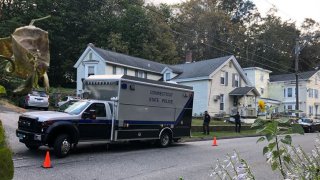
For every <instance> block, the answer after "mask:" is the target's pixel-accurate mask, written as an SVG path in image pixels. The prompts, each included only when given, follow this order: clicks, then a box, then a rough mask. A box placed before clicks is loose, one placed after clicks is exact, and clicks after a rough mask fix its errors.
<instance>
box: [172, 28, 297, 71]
mask: <svg viewBox="0 0 320 180" xmlns="http://www.w3.org/2000/svg"><path fill="white" fill-rule="evenodd" d="M173 32H174V33H177V34H180V35H184V36H188V37H190V36H191V35H188V34H184V33H180V32H177V31H173ZM201 44H204V45H206V46H208V47H212V48H214V49H217V50H219V51H222V52H225V53H228V54H230V55H234V53H232V52H230V51H227V50H224V49H221V48H219V47H216V46H213V45H210V44H207V43H203V42H202V43H201ZM239 57H240V58H242V59H244V60H245V61H250V62H255V63H257V64H260V65H263V66H265V67H269V68H271V69H275V70H278V71H282V72H285V73H291V72H290V71H286V70H283V69H279V68H276V67H272V66H269V65H267V64H264V63H261V62H257V61H255V60H252V59H249V58H245V57H242V56H239Z"/></svg>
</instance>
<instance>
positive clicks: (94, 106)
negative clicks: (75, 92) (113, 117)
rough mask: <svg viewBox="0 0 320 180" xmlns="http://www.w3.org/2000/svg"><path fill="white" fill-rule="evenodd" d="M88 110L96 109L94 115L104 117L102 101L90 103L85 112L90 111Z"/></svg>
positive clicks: (104, 110) (104, 109) (104, 111)
mask: <svg viewBox="0 0 320 180" xmlns="http://www.w3.org/2000/svg"><path fill="white" fill-rule="evenodd" d="M90 110H95V111H96V117H106V108H105V105H104V104H103V103H94V104H91V105H90V107H89V108H88V109H87V110H86V112H90Z"/></svg>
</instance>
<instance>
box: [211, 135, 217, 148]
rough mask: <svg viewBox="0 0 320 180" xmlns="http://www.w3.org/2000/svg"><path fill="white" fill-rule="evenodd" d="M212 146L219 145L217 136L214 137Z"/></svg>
mask: <svg viewBox="0 0 320 180" xmlns="http://www.w3.org/2000/svg"><path fill="white" fill-rule="evenodd" d="M212 146H218V144H217V138H216V137H213V142H212Z"/></svg>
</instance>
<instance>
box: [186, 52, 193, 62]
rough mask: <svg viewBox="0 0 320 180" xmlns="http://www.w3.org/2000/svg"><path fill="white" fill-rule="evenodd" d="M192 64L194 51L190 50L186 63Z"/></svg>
mask: <svg viewBox="0 0 320 180" xmlns="http://www.w3.org/2000/svg"><path fill="white" fill-rule="evenodd" d="M191 62H192V51H190V50H188V51H187V53H186V63H191Z"/></svg>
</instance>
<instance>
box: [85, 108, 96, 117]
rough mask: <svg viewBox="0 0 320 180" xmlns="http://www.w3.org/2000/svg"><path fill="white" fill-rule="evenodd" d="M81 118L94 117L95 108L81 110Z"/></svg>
mask: <svg viewBox="0 0 320 180" xmlns="http://www.w3.org/2000/svg"><path fill="white" fill-rule="evenodd" d="M82 118H83V119H96V110H93V109H91V110H90V111H89V112H83V114H82Z"/></svg>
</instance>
